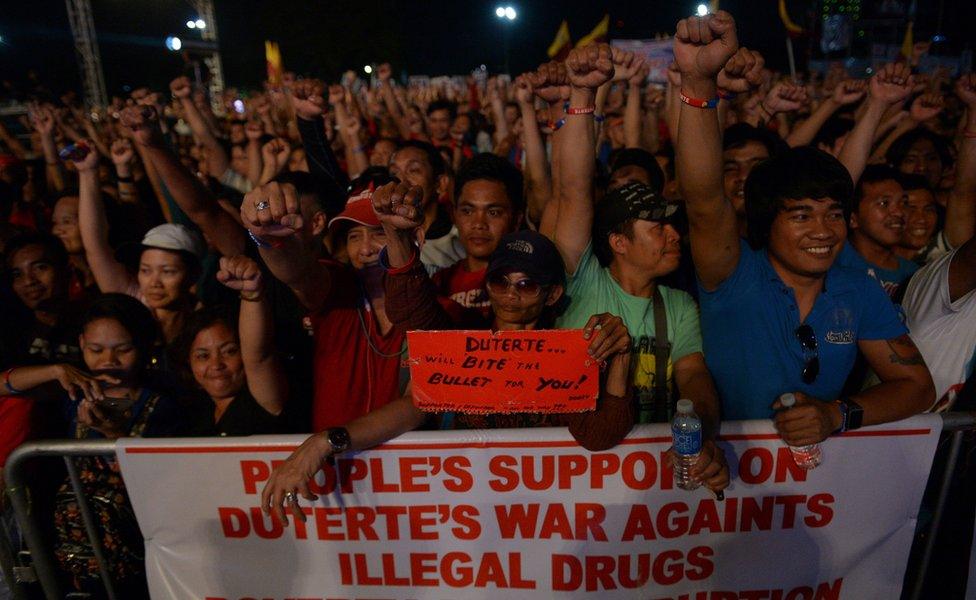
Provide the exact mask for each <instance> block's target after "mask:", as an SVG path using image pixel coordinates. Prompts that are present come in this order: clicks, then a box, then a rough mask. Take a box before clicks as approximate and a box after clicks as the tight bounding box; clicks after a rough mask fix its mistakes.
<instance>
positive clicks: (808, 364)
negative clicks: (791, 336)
mask: <svg viewBox="0 0 976 600" xmlns="http://www.w3.org/2000/svg"><path fill="white" fill-rule="evenodd" d="M794 333H795V334H796V339H798V340H799V341H800V346H801V347H802V348H803V372H802V373H801V374H800V377H801V378H802V379H803V383H806V384H811V383H813V382H814V381H816V380H817V375H819V374H820V356H819V353H818V352H817V334H816V333H815V332H814V331H813V327H810V326H809V325H800V326H799V327H797V328H796V331H795V332H794Z"/></svg>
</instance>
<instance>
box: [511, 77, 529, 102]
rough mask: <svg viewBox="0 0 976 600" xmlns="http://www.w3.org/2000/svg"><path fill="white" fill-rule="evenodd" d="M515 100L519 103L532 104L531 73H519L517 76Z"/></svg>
mask: <svg viewBox="0 0 976 600" xmlns="http://www.w3.org/2000/svg"><path fill="white" fill-rule="evenodd" d="M514 85H515V101H516V102H518V103H519V104H528V105H529V106H531V105H532V96H533V88H532V82H531V81H530V80H529V74H528V73H526V74H524V75H519V76H518V77H516V78H515V81H514Z"/></svg>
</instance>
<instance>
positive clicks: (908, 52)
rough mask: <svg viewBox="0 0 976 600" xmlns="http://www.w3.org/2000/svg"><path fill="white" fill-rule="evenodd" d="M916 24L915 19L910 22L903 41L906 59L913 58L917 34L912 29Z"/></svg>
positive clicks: (902, 53) (902, 46) (902, 49)
mask: <svg viewBox="0 0 976 600" xmlns="http://www.w3.org/2000/svg"><path fill="white" fill-rule="evenodd" d="M914 26H915V22H914V21H909V22H908V29H906V30H905V39H904V40H903V41H902V43H901V55H902V56H904V57H905V60H911V59H912V50H913V49H914V46H915V34H914V32H913V31H912V30H913V29H914Z"/></svg>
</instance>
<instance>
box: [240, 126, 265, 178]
mask: <svg viewBox="0 0 976 600" xmlns="http://www.w3.org/2000/svg"><path fill="white" fill-rule="evenodd" d="M244 135H246V136H247V149H246V151H247V179H248V181H250V182H251V185H260V184H261V173H262V170H263V167H264V164H263V162H262V160H261V136H262V135H264V126H263V125H262V124H261V122H260V121H248V123H247V125H245V126H244Z"/></svg>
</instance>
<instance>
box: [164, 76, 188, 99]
mask: <svg viewBox="0 0 976 600" xmlns="http://www.w3.org/2000/svg"><path fill="white" fill-rule="evenodd" d="M169 91H170V93H171V94H173V97H174V98H178V99H180V100H186V99H189V98H190V95H191V94H193V86H192V85H190V79H189V78H188V77H177V78H176V79H174V80H173V81H171V82H169Z"/></svg>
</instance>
